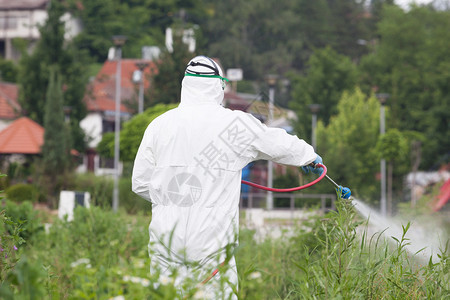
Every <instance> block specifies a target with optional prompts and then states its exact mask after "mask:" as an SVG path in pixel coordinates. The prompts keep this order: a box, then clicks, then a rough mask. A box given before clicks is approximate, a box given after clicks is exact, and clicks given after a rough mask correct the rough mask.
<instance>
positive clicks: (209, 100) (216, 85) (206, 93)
mask: <svg viewBox="0 0 450 300" xmlns="http://www.w3.org/2000/svg"><path fill="white" fill-rule="evenodd" d="M192 62H194V64H195V63H199V64H201V65H196V66H192V65H191V63H192ZM203 65H209V66H210V67H211V68H215V69H217V71H218V73H219V74H218V75H219V76H223V72H222V69H221V68H220V66H219V65H218V64H216V63H215V62H213V61H212V60H211V59H210V58H208V57H206V56H197V57H194V58H193V59H192V60H191V61H190V62H189V64H188V66H187V68H186V73H193V74H209V75H214V74H215V73H214V72H213V71H212V69H211V68H208V67H205V66H203ZM216 74H217V73H216ZM223 98H224V91H223V88H222V79H220V78H207V77H191V76H185V77H184V78H183V81H182V83H181V102H180V106H191V105H205V104H206V105H208V104H213V105H217V104H218V105H221V104H222V102H223Z"/></svg>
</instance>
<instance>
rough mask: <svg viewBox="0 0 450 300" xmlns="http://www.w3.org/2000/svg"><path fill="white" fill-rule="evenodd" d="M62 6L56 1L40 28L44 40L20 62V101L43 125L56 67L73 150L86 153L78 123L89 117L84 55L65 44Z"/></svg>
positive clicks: (52, 3)
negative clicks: (86, 102)
mask: <svg viewBox="0 0 450 300" xmlns="http://www.w3.org/2000/svg"><path fill="white" fill-rule="evenodd" d="M63 12H64V7H63V5H62V4H61V3H60V2H59V1H57V0H53V1H52V2H51V5H50V8H49V11H48V13H49V16H48V19H47V21H46V23H45V24H44V25H43V26H42V27H41V28H40V33H41V39H40V40H39V41H38V43H37V46H36V48H35V50H34V51H33V52H32V53H31V54H26V53H24V56H23V58H22V60H21V62H20V65H21V68H20V72H19V77H18V78H19V80H18V83H19V86H20V92H19V101H20V103H21V105H22V108H23V110H24V111H25V112H26V113H27V114H28V116H29V117H30V118H32V119H33V120H35V121H37V122H38V123H40V124H43V123H44V113H45V101H46V99H47V98H48V97H47V90H46V88H45V87H47V86H48V83H49V76H50V66H56V67H57V68H58V70H59V72H60V74H61V80H62V84H63V88H64V103H63V105H64V106H66V107H67V108H68V109H69V110H70V117H71V119H72V122H71V133H72V135H73V141H75V142H76V143H74V145H73V147H74V148H76V149H77V150H83V149H84V140H83V134H82V131H81V130H80V128H79V125H78V121H79V120H81V119H82V118H83V117H84V116H85V114H86V108H85V105H84V104H83V102H82V98H83V94H84V87H85V83H86V81H87V80H86V76H85V71H84V65H83V61H84V58H83V55H82V53H79V52H76V51H74V49H73V48H72V47H71V45H70V44H67V45H66V44H65V43H64V24H63V22H62V21H61V16H62V14H63Z"/></svg>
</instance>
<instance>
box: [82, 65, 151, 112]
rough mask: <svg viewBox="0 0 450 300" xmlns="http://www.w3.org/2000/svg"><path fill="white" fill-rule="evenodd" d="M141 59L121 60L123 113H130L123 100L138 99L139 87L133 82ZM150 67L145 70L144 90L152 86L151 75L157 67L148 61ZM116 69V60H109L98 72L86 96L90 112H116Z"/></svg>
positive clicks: (85, 99) (121, 108) (121, 109)
mask: <svg viewBox="0 0 450 300" xmlns="http://www.w3.org/2000/svg"><path fill="white" fill-rule="evenodd" d="M141 61H142V60H141V59H123V60H121V68H122V74H121V75H122V76H121V93H120V94H121V100H122V102H121V106H120V111H121V112H130V110H129V109H128V108H127V107H126V106H125V105H123V100H130V99H133V98H134V97H136V96H137V95H136V90H137V86H136V84H135V83H133V81H132V76H133V72H134V71H136V70H138V67H137V66H136V63H137V62H141ZM147 62H148V63H149V66H147V67H146V68H145V70H144V74H145V76H144V89H147V88H148V87H149V86H150V82H149V80H148V77H149V75H151V74H154V73H155V70H156V65H155V63H154V62H152V61H147ZM116 67H117V62H116V61H115V60H107V61H106V62H105V63H104V64H103V67H102V68H101V70H100V71H99V72H98V74H97V76H96V77H95V80H94V81H93V82H92V83H91V84H90V86H89V88H88V91H87V93H86V95H85V98H84V101H85V102H86V106H87V109H88V111H114V110H115V107H116V104H115V103H116V102H115V97H116V96H115V95H116Z"/></svg>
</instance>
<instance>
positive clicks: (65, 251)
mask: <svg viewBox="0 0 450 300" xmlns="http://www.w3.org/2000/svg"><path fill="white" fill-rule="evenodd" d="M4 204H5V205H4V206H3V208H2V213H1V215H0V216H1V219H2V221H1V224H2V226H1V228H0V230H1V231H0V234H1V255H2V257H1V260H0V267H1V273H0V275H1V277H0V280H1V285H0V299H180V298H181V297H180V296H179V295H178V294H177V290H176V289H175V287H174V286H173V280H174V278H167V280H163V281H161V280H159V281H160V282H159V284H158V285H154V284H153V283H155V282H156V281H157V280H156V279H155V278H152V277H151V276H149V274H148V270H149V259H148V252H147V242H148V229H147V228H148V224H149V221H150V216H149V215H142V214H141V215H139V214H136V215H129V214H126V213H125V212H119V213H113V212H111V211H109V210H105V209H101V208H99V207H92V208H91V209H85V208H81V207H80V208H77V209H76V211H75V219H74V221H73V222H67V221H61V220H58V219H57V218H56V217H55V216H54V215H51V214H49V213H48V212H45V211H37V210H35V209H34V208H33V206H32V205H31V204H30V203H27V202H25V203H22V204H20V205H18V204H15V203H12V202H8V201H7V202H6V203H4ZM48 224H51V226H50V225H48ZM301 228H302V229H300V228H298V229H295V234H294V236H292V237H285V238H283V237H282V238H277V239H272V238H267V239H265V240H264V241H262V242H258V243H257V242H256V241H255V239H254V235H255V232H254V231H252V230H249V229H245V228H242V229H241V232H240V245H239V247H238V249H237V250H236V260H237V264H238V271H239V291H238V294H239V299H450V292H449V290H450V275H449V273H450V270H449V258H448V254H449V252H448V249H447V248H444V249H442V251H441V253H440V254H439V259H438V260H428V261H427V262H426V263H423V262H421V261H419V260H417V259H416V257H415V256H414V255H411V254H409V253H408V252H407V251H406V250H405V246H406V245H407V243H408V239H407V231H408V230H409V224H405V225H404V227H403V233H404V234H403V238H400V239H397V240H392V241H393V243H388V242H386V241H384V239H382V238H381V234H380V233H376V234H373V235H371V236H368V235H367V234H363V235H362V236H361V234H360V233H358V232H360V231H361V230H359V229H363V228H364V224H362V221H361V220H360V219H359V218H358V217H357V216H356V215H355V211H354V208H353V207H352V204H351V203H350V202H348V201H344V200H340V201H338V203H337V211H335V212H331V213H329V214H327V215H325V216H321V217H312V218H311V219H309V220H308V222H307V224H302V227H301ZM362 231H363V232H364V230H362ZM201 289H202V287H201V286H199V285H196V284H192V287H191V293H190V294H189V295H190V296H188V298H193V299H199V298H201V295H202V294H201Z"/></svg>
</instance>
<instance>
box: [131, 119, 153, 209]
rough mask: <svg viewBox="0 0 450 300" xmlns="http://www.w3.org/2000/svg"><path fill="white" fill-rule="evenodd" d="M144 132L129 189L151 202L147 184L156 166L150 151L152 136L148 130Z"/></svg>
mask: <svg viewBox="0 0 450 300" xmlns="http://www.w3.org/2000/svg"><path fill="white" fill-rule="evenodd" d="M150 127H151V126H149V127H148V128H147V130H146V131H145V134H144V137H143V138H142V141H141V145H140V146H139V149H138V152H137V154H136V158H135V160H134V166H133V175H132V178H131V189H132V191H133V192H135V193H136V194H138V195H139V196H141V197H142V198H144V199H146V200H148V201H150V202H151V199H150V191H149V182H150V179H151V177H152V174H153V170H154V168H155V166H156V163H155V157H154V155H153V151H152V144H153V134H152V132H151V131H150V130H149V128H150Z"/></svg>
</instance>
